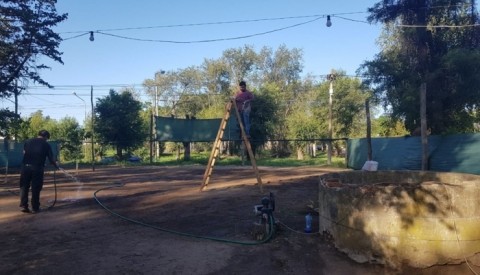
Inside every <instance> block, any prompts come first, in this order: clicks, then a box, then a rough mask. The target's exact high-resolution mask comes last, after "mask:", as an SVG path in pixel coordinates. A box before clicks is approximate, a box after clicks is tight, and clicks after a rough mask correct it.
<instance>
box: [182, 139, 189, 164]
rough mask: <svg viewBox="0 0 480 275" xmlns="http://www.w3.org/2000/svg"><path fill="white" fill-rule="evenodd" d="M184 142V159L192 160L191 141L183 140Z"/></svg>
mask: <svg viewBox="0 0 480 275" xmlns="http://www.w3.org/2000/svg"><path fill="white" fill-rule="evenodd" d="M182 143H183V152H184V155H183V160H190V142H182Z"/></svg>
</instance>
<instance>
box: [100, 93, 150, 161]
mask: <svg viewBox="0 0 480 275" xmlns="http://www.w3.org/2000/svg"><path fill="white" fill-rule="evenodd" d="M141 110H142V103H141V102H139V101H138V100H137V99H135V97H134V94H133V93H132V91H130V90H123V91H122V92H120V93H117V92H116V91H115V90H110V92H109V95H108V96H106V97H104V98H100V99H98V100H97V104H96V105H95V133H97V135H98V138H99V141H100V143H102V144H109V145H112V146H114V147H116V150H117V157H118V158H119V159H123V150H129V149H134V148H136V147H138V146H139V145H141V144H142V143H143V142H144V140H145V139H146V137H147V131H146V126H145V123H144V121H143V120H142V118H141V115H140V112H141Z"/></svg>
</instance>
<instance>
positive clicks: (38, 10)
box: [0, 0, 68, 97]
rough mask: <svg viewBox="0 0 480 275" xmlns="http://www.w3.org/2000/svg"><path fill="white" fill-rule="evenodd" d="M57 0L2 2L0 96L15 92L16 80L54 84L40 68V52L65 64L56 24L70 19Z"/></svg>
mask: <svg viewBox="0 0 480 275" xmlns="http://www.w3.org/2000/svg"><path fill="white" fill-rule="evenodd" d="M55 4H56V1H55V0H3V1H1V2H0V97H8V96H10V95H12V93H14V92H15V81H16V80H21V79H24V80H32V81H34V82H37V83H40V84H42V85H47V86H50V85H49V83H48V82H47V81H45V80H44V79H42V77H41V76H40V74H39V70H41V69H46V68H49V67H48V66H46V65H45V64H42V63H37V61H38V59H39V57H40V56H44V57H47V58H50V59H53V60H54V61H56V62H60V63H62V64H63V61H62V59H61V54H62V53H61V52H59V51H58V47H59V45H60V42H61V41H62V39H61V38H60V36H59V35H58V34H57V33H55V32H54V31H53V30H52V27H54V26H56V25H57V24H58V23H60V22H62V21H64V20H65V19H67V16H68V15H67V14H57V11H56V8H55Z"/></svg>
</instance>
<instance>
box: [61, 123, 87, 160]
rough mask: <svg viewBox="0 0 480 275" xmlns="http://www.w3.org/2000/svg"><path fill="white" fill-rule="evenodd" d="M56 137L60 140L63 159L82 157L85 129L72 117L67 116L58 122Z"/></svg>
mask: <svg viewBox="0 0 480 275" xmlns="http://www.w3.org/2000/svg"><path fill="white" fill-rule="evenodd" d="M56 128H57V129H56V133H55V139H56V140H58V141H60V142H61V143H60V145H61V151H60V152H61V157H62V158H63V160H66V161H68V160H78V159H81V157H82V141H83V136H84V130H83V129H82V128H81V127H80V125H79V124H78V122H77V121H76V120H75V119H74V118H71V117H65V118H63V119H61V120H60V121H59V122H58V123H57V127H56Z"/></svg>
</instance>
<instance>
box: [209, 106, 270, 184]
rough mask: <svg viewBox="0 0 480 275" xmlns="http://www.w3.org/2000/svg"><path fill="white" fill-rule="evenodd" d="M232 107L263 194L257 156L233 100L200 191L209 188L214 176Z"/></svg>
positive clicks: (217, 138) (219, 132)
mask: <svg viewBox="0 0 480 275" xmlns="http://www.w3.org/2000/svg"><path fill="white" fill-rule="evenodd" d="M232 106H233V107H234V109H235V115H236V117H237V122H238V125H239V126H240V132H241V136H242V141H243V143H244V144H245V148H247V152H248V155H249V157H250V162H251V163H252V167H253V170H254V171H255V175H256V177H257V183H258V185H259V186H260V192H263V186H262V179H261V178H260V173H259V172H258V168H257V162H256V161H255V156H254V155H253V151H252V146H251V145H250V141H249V140H248V137H247V134H246V133H245V129H244V128H243V124H242V118H241V117H240V113H239V112H238V108H237V105H236V104H235V103H234V101H233V100H231V101H230V102H228V103H227V105H226V107H225V114H224V115H223V118H222V121H221V122H220V128H219V129H218V133H217V137H216V138H215V142H214V143H213V149H212V153H211V154H210V159H209V160H208V164H207V169H206V170H205V174H204V175H203V182H202V186H201V188H200V190H202V191H203V190H205V188H207V185H208V182H209V181H210V178H211V176H212V172H213V167H214V166H215V160H216V159H217V157H218V155H219V153H220V144H221V142H222V138H223V135H224V133H225V127H226V126H227V122H228V119H229V118H230V111H231V109H232Z"/></svg>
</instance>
